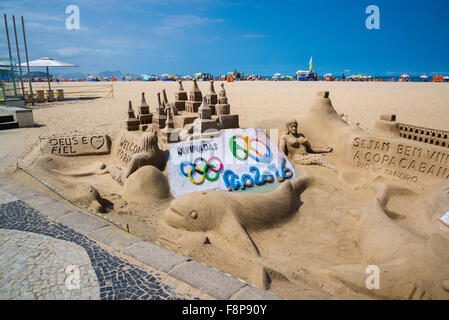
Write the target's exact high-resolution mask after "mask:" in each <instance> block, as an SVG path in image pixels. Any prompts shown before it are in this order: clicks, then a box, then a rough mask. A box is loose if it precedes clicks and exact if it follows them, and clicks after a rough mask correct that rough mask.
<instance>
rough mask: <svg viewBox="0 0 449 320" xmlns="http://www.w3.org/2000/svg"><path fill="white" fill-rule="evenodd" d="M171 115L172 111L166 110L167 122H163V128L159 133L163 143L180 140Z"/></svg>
mask: <svg viewBox="0 0 449 320" xmlns="http://www.w3.org/2000/svg"><path fill="white" fill-rule="evenodd" d="M172 115H173V114H172V111H171V110H170V109H167V121H166V122H165V128H164V129H163V130H162V131H161V134H162V142H164V143H173V142H178V141H179V139H180V135H179V130H177V129H175V125H174V123H173V117H172Z"/></svg>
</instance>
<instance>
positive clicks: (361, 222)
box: [0, 81, 449, 299]
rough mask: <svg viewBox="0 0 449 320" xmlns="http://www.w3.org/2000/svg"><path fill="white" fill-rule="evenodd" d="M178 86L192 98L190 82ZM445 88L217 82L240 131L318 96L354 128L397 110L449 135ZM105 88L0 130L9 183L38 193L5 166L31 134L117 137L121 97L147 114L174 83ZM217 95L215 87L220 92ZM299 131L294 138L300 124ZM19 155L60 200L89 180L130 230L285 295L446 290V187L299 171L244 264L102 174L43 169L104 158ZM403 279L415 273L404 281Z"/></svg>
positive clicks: (203, 85) (292, 112)
mask: <svg viewBox="0 0 449 320" xmlns="http://www.w3.org/2000/svg"><path fill="white" fill-rule="evenodd" d="M183 84H184V88H185V90H186V91H187V92H188V91H190V88H191V85H192V84H191V82H188V81H187V82H184V83H183ZM87 85H89V84H87ZM448 85H449V84H434V83H349V82H344V83H343V82H293V81H292V82H269V81H264V82H258V81H255V82H234V83H226V85H225V89H226V92H227V96H228V99H229V103H230V104H231V113H238V114H239V116H240V125H241V127H245V126H247V125H249V124H251V123H252V121H253V120H265V119H288V118H290V117H299V116H300V115H301V114H302V113H304V114H306V113H307V111H308V110H309V109H310V107H311V105H312V103H313V102H314V100H315V98H316V92H317V91H323V90H325V91H329V92H330V98H331V100H332V104H333V106H334V108H335V109H336V111H337V113H338V114H341V113H344V114H345V115H347V118H346V116H344V117H343V118H344V119H347V122H348V123H349V124H352V125H355V124H356V123H359V126H360V127H361V128H372V127H373V124H374V121H375V120H377V119H378V118H379V116H380V115H381V114H396V115H397V118H398V121H399V122H402V123H407V124H413V125H417V126H424V127H430V128H435V129H442V130H447V131H449V90H448V88H449V87H448ZM113 86H114V97H113V98H100V99H93V100H84V101H66V102H62V103H54V104H51V105H48V106H42V107H38V108H36V109H35V110H34V111H33V112H34V118H35V121H36V123H37V124H38V125H39V127H37V128H27V129H18V130H10V131H7V132H0V146H1V149H2V150H7V152H2V155H1V157H0V163H1V165H2V168H6V167H9V168H10V170H8V171H9V172H10V173H11V175H12V176H13V177H14V178H15V179H17V180H20V181H22V182H23V183H26V184H32V185H33V186H36V183H35V182H32V181H31V180H30V178H29V177H27V176H26V175H25V174H23V173H19V172H12V170H11V168H12V166H13V164H14V163H15V162H14V161H15V160H16V159H19V160H20V159H21V158H22V157H23V156H24V155H27V154H30V151H31V150H32V148H31V146H32V145H33V144H35V143H36V141H37V140H38V136H42V135H49V134H56V135H57V134H69V133H75V132H79V133H106V134H109V135H110V136H111V137H112V138H115V137H116V136H117V135H118V133H119V131H120V129H122V128H123V125H124V120H125V119H126V116H127V107H128V100H131V101H132V102H133V106H135V107H137V106H138V105H139V104H140V94H141V92H145V94H146V99H147V102H148V104H149V105H150V108H151V111H154V109H155V106H156V104H157V96H156V93H157V92H159V91H160V90H162V89H164V88H165V89H166V91H167V96H168V99H169V101H172V100H173V94H174V92H175V91H176V90H177V88H178V84H177V83H173V82H131V83H122V82H116V83H114V84H113ZM199 86H200V89H201V90H202V92H203V95H204V94H206V93H207V91H208V83H207V82H199ZM215 88H216V91H217V92H218V88H219V85H218V84H216V86H215ZM345 125H346V124H345ZM299 127H300V128H299V131H301V122H300V124H299ZM320 130H326V128H325V127H323V128H321V129H320ZM318 132H319V130H318ZM28 158H29V159H32V160H33V161H35V162H34V164H33V165H32V166H30V168H31V169H32V170H34V172H35V173H37V174H39V175H41V176H45V178H46V179H47V181H48V182H50V183H51V184H54V185H56V186H58V187H59V188H61V189H62V190H64V191H65V192H67V193H68V194H74V195H79V194H82V190H81V189H83V186H87V185H90V184H91V185H94V186H95V187H96V188H97V189H98V190H99V192H100V194H101V195H102V196H103V197H104V198H106V199H107V200H109V201H111V202H112V203H113V204H114V210H113V211H112V212H110V213H109V215H110V216H111V217H113V218H114V219H116V220H117V221H119V222H121V223H128V224H129V225H130V227H131V230H134V231H136V232H139V233H141V234H143V235H144V236H145V237H147V238H148V239H150V240H158V242H159V243H160V244H162V245H164V246H167V247H170V248H172V249H175V250H178V251H180V252H182V253H184V254H188V255H190V256H192V257H193V258H195V259H198V260H200V261H203V262H205V263H208V264H210V265H212V266H214V267H216V268H219V269H221V270H224V271H226V272H229V273H231V274H234V275H236V276H238V277H241V278H243V279H245V280H247V281H250V282H253V283H255V284H257V285H260V286H262V285H264V283H265V282H264V280H263V279H264V277H265V276H266V275H268V276H269V277H270V278H271V286H270V290H273V291H274V292H277V293H279V294H281V295H284V296H286V297H288V298H297V299H310V298H319V299H321V298H322V299H330V298H365V297H370V298H373V297H374V298H376V297H377V298H379V297H380V298H390V299H391V298H392V299H395V298H398V299H399V298H404V299H406V298H416V297H418V298H444V299H449V296H448V295H447V294H448V292H447V290H449V289H445V286H448V287H449V285H448V282H447V281H448V280H449V274H448V272H449V268H448V266H449V257H448V256H447V249H448V248H449V240H448V239H449V228H447V227H444V226H443V225H441V224H439V223H438V222H437V221H436V219H437V217H438V214H440V213H441V212H442V210H446V209H447V208H449V188H448V184H447V182H445V183H444V184H445V185H441V183H440V185H438V187H437V188H435V185H434V186H432V188H430V187H423V186H413V185H400V184H398V183H390V182H389V181H387V180H385V179H384V178H379V179H374V180H373V177H372V176H371V177H369V176H368V175H365V173H363V172H357V173H356V174H355V175H354V171H353V170H355V169H354V168H347V167H344V166H343V165H342V167H344V169H345V170H347V171H346V173H347V176H351V175H352V176H357V177H360V178H361V179H359V182H360V181H362V183H357V184H352V185H351V184H349V185H348V184H347V183H345V182H344V181H342V180H340V179H338V178H337V176H336V174H334V173H333V172H331V171H330V170H328V169H326V168H323V167H320V166H307V171H308V174H310V175H311V176H312V177H313V179H312V180H313V183H311V184H310V185H307V187H306V188H305V190H304V191H303V192H302V194H301V196H300V198H301V206H300V209H299V210H298V211H297V212H296V213H295V214H293V215H292V216H291V217H290V218H289V219H288V221H287V222H285V223H283V224H280V225H273V226H267V228H265V229H261V230H255V231H250V232H249V233H250V236H251V237H252V240H253V241H254V243H255V244H257V247H258V249H259V251H260V257H259V258H248V257H246V256H245V254H234V255H232V254H231V255H230V254H229V252H228V251H226V249H225V250H224V251H223V250H222V249H220V246H215V244H219V243H218V242H217V243H215V242H214V240H211V241H210V239H209V238H207V240H206V239H205V238H204V235H203V234H202V233H198V232H193V233H187V236H186V232H183V231H180V230H175V229H173V228H170V227H169V226H167V225H165V224H164V222H163V214H164V210H165V209H166V208H167V207H168V205H169V204H170V199H166V200H161V201H154V203H152V204H151V205H150V206H147V207H145V208H142V207H139V205H136V204H132V203H126V201H123V199H121V198H120V197H119V196H118V194H119V193H120V187H119V186H118V185H117V184H115V182H114V181H113V180H112V178H111V177H110V176H109V175H101V176H94V177H77V178H74V177H63V178H61V176H52V175H51V174H50V172H51V169H52V168H56V169H63V170H76V169H78V168H80V167H82V166H89V165H91V164H92V163H93V161H96V160H101V159H102V157H101V156H89V157H76V158H61V157H60V158H59V159H55V160H51V161H48V159H38V158H37V157H33V155H32V154H31V156H30V157H28ZM105 159H107V158H106V157H105ZM330 160H331V161H333V160H334V158H333V157H332V156H331V157H330ZM28 164H29V162H28ZM296 170H297V172H300V170H302V169H301V168H299V167H297V168H296ZM374 178H375V177H374ZM363 179H365V180H363ZM353 180H354V179H353ZM355 180H356V179H355ZM445 188H446V189H445ZM42 190H43V189H42ZM47 192H49V191H48V190H47ZM446 211H447V210H446ZM382 232H383V233H382ZM210 242H212V244H211V243H210ZM379 246H380V247H379ZM225 247H226V246H225ZM230 252H232V250H231V251H230ZM411 261H413V262H411ZM416 261H419V263H418V266H415V262H416ZM368 264H378V265H380V266H381V269H382V271H384V272H385V277H386V279H389V282H383V284H382V285H383V286H384V287H382V288H381V289H380V290H379V293H378V294H377V295H376V294H374V295H373V294H372V292H370V291H369V290H367V289H366V288H365V285H364V284H365V282H364V281H365V280H364V278H363V277H365V278H366V275H365V269H364V268H365V267H366V266H367V265H368ZM398 266H400V268H402V269H400V268H399V267H398ZM403 266H406V267H405V269H404V267H403ZM414 267H415V268H418V270H416V269H413V268H414ZM423 270H424V271H423ZM411 274H413V275H414V278H412V279H408V278H407V277H408V276H410V275H411ZM357 277H362V279H361V280H360V279H356V278H357ZM388 277H389V278H388ZM359 280H360V281H359ZM445 281H446V282H445ZM361 284H363V285H361ZM393 284H394V285H393ZM445 290H446V291H445Z"/></svg>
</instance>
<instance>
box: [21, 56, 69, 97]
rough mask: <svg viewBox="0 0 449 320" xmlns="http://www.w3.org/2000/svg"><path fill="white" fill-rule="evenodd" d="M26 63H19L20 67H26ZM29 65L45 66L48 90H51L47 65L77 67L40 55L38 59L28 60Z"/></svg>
mask: <svg viewBox="0 0 449 320" xmlns="http://www.w3.org/2000/svg"><path fill="white" fill-rule="evenodd" d="M26 65H27V63H26V62H24V63H22V64H21V66H22V67H26ZM29 65H30V67H46V68H47V80H48V90H51V87H50V72H49V71H48V68H49V67H77V66H76V65H73V64H70V63H66V62H62V61H58V60H54V59H52V58H49V57H42V58H40V59H38V60H33V61H30V62H29Z"/></svg>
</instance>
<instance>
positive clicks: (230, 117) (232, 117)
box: [215, 83, 239, 130]
mask: <svg viewBox="0 0 449 320" xmlns="http://www.w3.org/2000/svg"><path fill="white" fill-rule="evenodd" d="M215 110H216V112H217V116H218V119H217V121H218V123H219V127H220V130H222V129H234V128H238V127H239V115H238V114H231V106H230V105H229V103H228V98H227V97H226V91H225V89H224V83H222V84H221V89H220V92H219V93H218V103H217V104H216V105H215Z"/></svg>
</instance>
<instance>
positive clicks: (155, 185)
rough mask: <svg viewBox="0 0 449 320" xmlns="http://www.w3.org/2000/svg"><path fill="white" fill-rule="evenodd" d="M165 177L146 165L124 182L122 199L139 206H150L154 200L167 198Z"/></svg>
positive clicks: (168, 193)
mask: <svg viewBox="0 0 449 320" xmlns="http://www.w3.org/2000/svg"><path fill="white" fill-rule="evenodd" d="M170 196H171V195H170V187H169V185H168V180H167V177H166V176H165V175H164V174H163V173H162V171H160V170H159V169H158V168H156V167H154V166H151V165H146V166H143V167H141V168H139V169H138V170H136V171H135V172H133V173H132V174H131V175H130V176H129V177H128V178H127V179H126V181H125V184H124V187H123V193H122V198H123V199H124V200H125V201H128V202H134V203H137V204H139V205H151V204H152V203H153V202H154V200H161V199H166V198H169V197H170Z"/></svg>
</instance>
